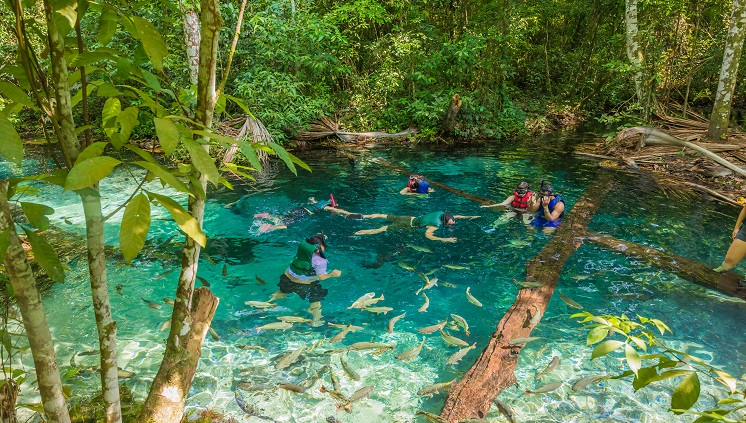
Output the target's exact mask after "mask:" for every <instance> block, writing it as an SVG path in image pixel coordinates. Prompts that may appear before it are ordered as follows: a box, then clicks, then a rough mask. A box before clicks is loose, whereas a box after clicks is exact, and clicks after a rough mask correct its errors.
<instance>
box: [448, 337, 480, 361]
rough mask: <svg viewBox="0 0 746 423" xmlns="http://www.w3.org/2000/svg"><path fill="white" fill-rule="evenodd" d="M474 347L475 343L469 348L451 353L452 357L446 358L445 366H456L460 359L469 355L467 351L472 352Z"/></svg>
mask: <svg viewBox="0 0 746 423" xmlns="http://www.w3.org/2000/svg"><path fill="white" fill-rule="evenodd" d="M476 347H477V343H476V342H475V343H474V344H472V345H471V346H470V347H466V348H461V349H460V350H458V351H456V352H455V353H453V355H452V356H450V357H448V360H446V364H458V362H459V361H461V359H462V358H464V356H465V355H466V354H469V351H471V350H473V349H474V348H476Z"/></svg>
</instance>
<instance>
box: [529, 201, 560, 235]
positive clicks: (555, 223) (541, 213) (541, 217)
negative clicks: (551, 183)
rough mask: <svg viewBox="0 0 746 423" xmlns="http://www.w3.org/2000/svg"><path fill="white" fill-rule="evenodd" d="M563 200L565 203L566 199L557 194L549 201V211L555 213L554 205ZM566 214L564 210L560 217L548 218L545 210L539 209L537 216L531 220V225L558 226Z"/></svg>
mask: <svg viewBox="0 0 746 423" xmlns="http://www.w3.org/2000/svg"><path fill="white" fill-rule="evenodd" d="M560 201H561V202H562V204H564V203H565V200H563V199H562V197H560V196H559V195H557V194H555V195H554V198H553V199H552V201H550V202H549V204H548V205H547V208H548V209H549V213H554V207H555V206H556V205H557V203H559V202H560ZM564 216H565V211H564V210H563V211H562V214H560V215H559V217H558V218H557V219H555V220H547V219H546V218H545V217H544V210H541V211H539V212H538V213H537V214H536V217H534V220H532V221H531V226H539V227H548V228H556V227H557V226H559V224H560V222H562V218H563V217H564Z"/></svg>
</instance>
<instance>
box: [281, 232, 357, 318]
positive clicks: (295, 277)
mask: <svg viewBox="0 0 746 423" xmlns="http://www.w3.org/2000/svg"><path fill="white" fill-rule="evenodd" d="M325 251H326V235H324V234H323V233H318V234H315V235H313V236H311V237H309V238H306V239H305V240H304V241H301V242H300V244H298V250H297V251H296V253H295V257H294V258H293V261H292V262H291V263H290V265H289V266H288V268H287V269H286V270H285V273H283V274H282V275H281V276H280V283H279V284H277V285H278V286H279V289H278V290H277V292H275V293H274V294H272V297H271V298H270V299H269V301H270V302H272V301H276V300H278V299H281V298H285V297H287V294H291V293H295V294H298V296H299V297H301V299H304V300H308V302H309V303H310V304H309V306H308V312H309V313H310V314H311V316H313V320H312V322H311V325H312V326H321V325H323V324H324V322H323V316H322V315H321V300H323V299H324V297H326V294H327V293H328V292H329V291H328V290H327V289H324V287H322V286H321V282H319V281H323V280H326V279H331V278H338V277H340V276H341V275H342V271H340V270H337V269H335V270H332V271H329V270H328V266H329V260H328V259H327V258H326V253H325Z"/></svg>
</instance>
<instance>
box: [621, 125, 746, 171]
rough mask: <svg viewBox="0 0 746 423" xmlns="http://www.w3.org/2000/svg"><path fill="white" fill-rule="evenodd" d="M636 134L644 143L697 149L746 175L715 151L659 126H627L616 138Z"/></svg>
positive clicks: (717, 161) (722, 164) (715, 160)
mask: <svg viewBox="0 0 746 423" xmlns="http://www.w3.org/2000/svg"><path fill="white" fill-rule="evenodd" d="M636 135H642V136H643V138H642V145H643V146H644V145H666V146H670V145H672V146H676V147H686V148H690V149H692V150H694V151H697V152H699V153H702V154H703V155H705V156H707V157H709V158H710V159H712V160H713V161H714V162H716V163H718V164H720V165H721V166H724V167H726V168H728V169H730V170H732V171H733V172H735V173H738V174H740V175H743V176H746V170H744V169H742V168H740V167H738V166H736V165H734V164H733V163H731V162H729V161H727V160H725V159H724V158H722V157H720V156H718V155H717V154H715V153H712V152H711V151H709V150H707V149H706V148H704V147H700V146H699V145H697V144H694V143H691V142H689V141H684V140H682V139H679V138H676V137H674V136H673V135H671V134H668V133H666V132H665V131H662V130H660V129H657V128H649V127H643V126H635V127H632V128H627V129H625V130H623V131H622V132H620V133H619V134H617V136H616V138H617V140H619V141H621V140H624V139H627V138H630V137H633V136H636Z"/></svg>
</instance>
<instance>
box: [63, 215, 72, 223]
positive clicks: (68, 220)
mask: <svg viewBox="0 0 746 423" xmlns="http://www.w3.org/2000/svg"><path fill="white" fill-rule="evenodd" d="M62 221H63V222H65V223H67V224H68V225H72V224H73V222H71V221H70V219H68V218H67V216H65V217H63V218H62Z"/></svg>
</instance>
